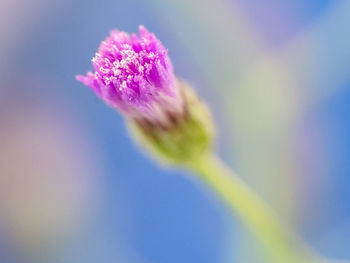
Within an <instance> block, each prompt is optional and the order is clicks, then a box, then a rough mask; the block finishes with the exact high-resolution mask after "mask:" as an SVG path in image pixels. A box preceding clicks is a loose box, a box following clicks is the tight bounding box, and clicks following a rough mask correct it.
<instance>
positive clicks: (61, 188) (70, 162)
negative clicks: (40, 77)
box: [0, 78, 101, 259]
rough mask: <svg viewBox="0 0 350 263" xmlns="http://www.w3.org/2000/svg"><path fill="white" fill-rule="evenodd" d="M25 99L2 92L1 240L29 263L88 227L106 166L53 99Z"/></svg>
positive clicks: (30, 97) (0, 132)
mask: <svg viewBox="0 0 350 263" xmlns="http://www.w3.org/2000/svg"><path fill="white" fill-rule="evenodd" d="M31 81H32V80H30V79H29V78H27V81H26V84H29V82H31ZM50 85H51V87H52V83H51V84H50ZM28 86H31V85H28ZM2 88H3V87H2ZM15 88H16V86H12V87H11V89H15ZM21 95H22V96H21V97H20V96H18V93H17V92H13V91H11V90H7V91H5V89H4V88H3V90H2V97H1V98H0V123H1V131H0V227H1V229H2V231H1V232H2V236H1V239H2V242H4V241H5V240H6V243H7V244H8V245H9V246H10V247H12V249H15V250H17V253H18V254H21V253H23V257H25V258H27V259H29V258H30V257H34V258H36V257H42V256H43V255H44V254H46V253H50V251H51V250H55V249H59V248H60V246H62V245H64V242H66V241H67V240H70V239H72V238H74V237H76V236H77V235H79V234H81V231H84V229H86V227H88V226H89V224H90V223H91V222H89V220H90V219H93V217H94V213H95V212H96V204H97V202H98V200H99V184H100V180H99V178H97V176H98V175H99V173H101V169H100V168H101V167H99V166H100V163H99V160H98V158H99V157H98V156H99V155H98V149H97V148H96V147H94V146H93V145H92V144H91V143H90V141H91V140H89V135H88V132H86V131H85V130H84V128H83V127H82V126H80V125H79V124H78V123H77V122H76V120H74V117H73V116H72V115H71V116H68V115H63V114H64V113H63V111H62V109H60V106H59V105H58V104H57V103H56V102H55V101H54V100H53V99H52V98H49V97H46V98H45V102H43V101H41V100H38V99H35V98H34V96H32V95H29V92H28V91H22V93H21ZM28 257H29V258H28Z"/></svg>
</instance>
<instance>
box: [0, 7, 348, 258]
mask: <svg viewBox="0 0 350 263" xmlns="http://www.w3.org/2000/svg"><path fill="white" fill-rule="evenodd" d="M139 24H143V25H145V26H146V27H148V29H149V30H150V31H152V32H154V33H155V34H156V35H157V36H158V38H160V39H161V40H162V42H163V44H164V45H165V46H166V47H167V48H168V49H169V54H170V57H171V58H172V61H173V64H174V67H175V71H176V74H177V75H178V76H180V77H182V78H184V79H187V80H188V81H189V82H190V83H192V84H193V85H194V86H195V88H196V90H197V91H198V93H199V94H200V96H201V97H203V98H204V99H205V100H206V101H207V102H208V104H209V105H210V107H211V108H212V111H213V115H214V116H215V122H216V124H217V127H218V140H217V151H218V153H219V154H220V156H221V157H222V158H223V159H224V160H225V161H226V162H227V163H228V164H229V165H230V166H231V167H232V168H233V169H235V170H236V171H237V172H238V173H239V174H240V175H241V177H242V178H243V179H244V180H245V181H246V182H247V183H249V184H250V185H251V186H252V187H253V188H254V189H255V190H256V191H257V192H258V193H259V194H261V195H262V196H263V197H264V199H265V200H266V201H268V202H269V203H270V204H271V205H272V206H273V208H275V209H276V211H277V212H278V213H279V215H280V216H281V217H282V218H283V219H284V220H285V221H287V222H288V223H289V224H291V225H292V226H293V227H294V229H295V230H296V231H297V232H298V233H299V234H300V235H301V236H302V237H303V238H304V239H305V240H306V241H307V242H308V243H309V244H310V245H311V246H312V247H313V248H314V249H315V250H316V251H318V252H319V253H321V254H322V255H325V256H328V257H332V258H335V259H350V177H349V175H350V118H349V116H350V1H348V0H308V1H302V0H265V1H261V0H113V1H112V0H101V1H93V0H0V262H1V263H34V262H35V263H76V262H84V263H89V262H91V263H95V262H103V263H112V262H113V263H115V262H123V263H125V262H133V263H164V262H167V263H179V262H181V263H193V262H201V263H214V262H215V263H226V262H243V263H246V262H248V263H250V262H251V263H260V262H268V261H266V260H265V259H264V258H265V257H264V254H263V252H262V250H261V248H260V245H259V243H257V242H256V241H255V239H254V238H252V237H251V235H250V233H249V231H248V230H247V229H246V228H245V226H244V225H243V224H242V223H241V222H240V221H239V220H237V218H236V217H235V216H234V215H232V214H231V212H230V211H228V210H227V209H226V208H225V207H224V206H223V205H222V204H221V203H220V201H219V200H217V199H216V197H215V196H214V195H213V194H212V193H210V192H209V191H207V189H206V188H205V187H204V186H202V185H200V184H199V183H198V182H196V181H195V180H194V179H193V178H192V176H191V175H190V174H188V173H186V171H182V170H178V169H165V168H164V167H159V166H158V165H157V164H155V163H154V162H152V160H150V159H149V158H148V157H147V156H145V155H144V154H142V152H141V151H140V150H139V149H138V148H137V147H136V146H135V145H134V144H133V143H132V141H131V140H130V138H129V135H128V134H127V131H126V129H125V127H124V121H123V119H122V117H121V116H120V115H119V114H118V113H116V112H114V111H113V110H112V109H110V108H108V107H106V106H105V105H104V104H103V103H102V102H101V101H99V100H98V99H97V98H96V96H95V95H94V94H93V93H92V92H91V91H90V90H89V89H88V88H86V87H84V86H83V85H81V84H80V83H78V82H77V81H76V80H75V75H76V74H82V73H85V72H86V71H87V70H89V69H90V68H91V64H90V59H91V58H92V57H93V55H94V53H95V51H96V50H97V47H98V45H99V42H100V41H101V40H103V39H104V38H105V37H106V35H107V34H108V32H109V30H110V29H113V28H119V29H122V30H124V31H127V32H135V31H136V30H137V28H138V25H139Z"/></svg>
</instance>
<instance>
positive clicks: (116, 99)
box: [77, 26, 184, 124]
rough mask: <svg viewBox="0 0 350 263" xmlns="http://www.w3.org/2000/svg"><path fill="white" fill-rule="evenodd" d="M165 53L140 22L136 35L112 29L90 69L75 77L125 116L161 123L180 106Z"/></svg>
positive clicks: (179, 98) (175, 112)
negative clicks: (84, 73)
mask: <svg viewBox="0 0 350 263" xmlns="http://www.w3.org/2000/svg"><path fill="white" fill-rule="evenodd" d="M167 53H168V52H167V50H166V49H165V48H164V46H163V45H162V44H161V42H160V41H159V40H158V39H157V38H156V37H155V36H154V34H152V33H149V32H148V31H147V29H146V28H145V27H143V26H140V30H139V35H136V34H132V35H129V34H127V33H126V32H123V31H118V30H113V31H111V32H110V36H109V37H107V38H106V40H105V41H103V42H102V43H101V45H100V48H99V50H98V52H97V53H96V55H95V57H94V58H93V59H92V64H93V68H94V71H93V72H88V73H87V74H86V75H85V76H81V75H79V76H77V80H79V81H80V82H82V83H84V84H85V85H87V86H89V87H90V88H91V89H92V90H93V91H94V92H95V93H96V94H97V96H98V97H100V98H101V99H102V100H103V101H104V102H106V103H107V104H108V105H110V106H112V107H114V108H116V109H118V110H119V111H121V112H122V113H123V114H124V115H126V116H127V117H131V118H132V119H136V120H142V119H146V120H148V121H150V122H152V123H162V124H164V123H166V122H167V118H168V115H169V114H170V115H172V116H173V115H181V114H182V113H183V110H184V105H183V100H182V97H181V94H180V89H179V88H178V84H177V81H176V79H175V75H174V73H173V68H172V64H171V61H170V59H169V57H168V54H167Z"/></svg>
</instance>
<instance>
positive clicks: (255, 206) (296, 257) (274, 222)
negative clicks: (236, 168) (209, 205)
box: [190, 154, 321, 263]
mask: <svg viewBox="0 0 350 263" xmlns="http://www.w3.org/2000/svg"><path fill="white" fill-rule="evenodd" d="M190 168H191V169H192V170H194V171H195V172H197V173H199V174H200V175H201V176H200V178H201V179H202V180H203V181H205V182H206V184H207V185H208V186H209V187H210V188H212V190H214V192H216V193H217V194H218V196H219V197H221V198H222V199H223V200H224V201H225V202H226V204H227V205H228V206H229V207H230V208H231V209H232V210H234V211H235V212H236V213H237V215H238V216H239V217H240V218H241V219H242V221H243V222H245V223H246V224H247V226H248V227H249V228H250V230H251V231H252V232H253V233H254V234H255V236H256V237H257V238H258V239H259V240H260V241H261V243H262V245H264V247H265V249H266V250H267V251H268V252H269V255H270V257H271V259H270V260H272V261H269V262H276V263H302V262H320V261H321V259H320V258H318V257H317V256H316V255H315V254H314V253H313V252H311V250H309V249H308V248H307V247H306V246H305V245H304V244H303V242H302V241H301V240H300V239H299V238H298V237H297V236H296V235H294V233H293V232H292V231H291V230H290V229H289V227H287V226H286V225H284V224H283V223H282V222H281V221H280V220H279V219H278V217H277V216H276V215H275V213H274V211H273V210H272V209H271V208H270V207H269V206H268V205H266V203H265V202H264V201H263V200H262V199H261V198H260V197H259V196H258V195H257V194H256V193H254V192H253V191H252V190H251V189H250V188H249V187H248V186H247V185H246V184H245V183H244V182H242V181H241V180H240V179H239V177H238V176H237V175H236V174H234V173H233V172H232V171H230V170H229V169H228V168H227V167H226V166H225V165H224V164H223V163H222V162H221V161H220V160H219V159H218V158H217V157H216V156H214V155H211V154H207V155H204V156H202V158H200V159H199V160H197V161H196V162H194V163H191V164H190Z"/></svg>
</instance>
